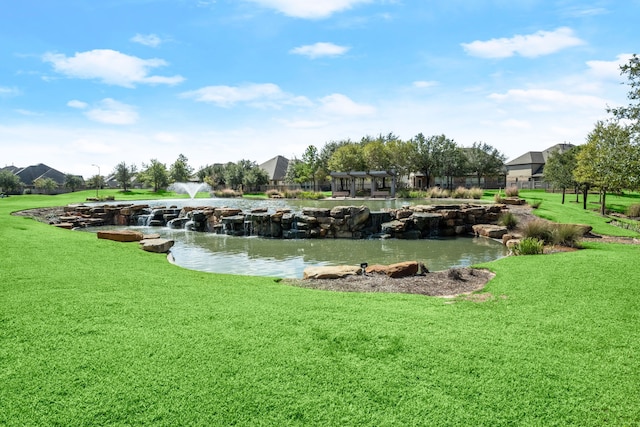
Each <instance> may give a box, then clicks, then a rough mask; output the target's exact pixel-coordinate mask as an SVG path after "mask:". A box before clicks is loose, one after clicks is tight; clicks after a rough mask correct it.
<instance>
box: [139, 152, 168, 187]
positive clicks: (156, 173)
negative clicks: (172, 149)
mask: <svg viewBox="0 0 640 427" xmlns="http://www.w3.org/2000/svg"><path fill="white" fill-rule="evenodd" d="M142 167H143V168H144V169H143V170H142V171H141V172H140V173H139V174H138V177H139V178H140V180H141V181H142V182H144V183H146V184H147V185H150V186H152V187H153V191H154V192H156V193H157V192H158V191H159V190H160V189H163V188H166V187H167V185H169V172H168V171H167V166H166V165H165V164H164V163H161V162H159V161H158V160H157V159H151V163H149V164H148V165H145V164H144V163H143V164H142Z"/></svg>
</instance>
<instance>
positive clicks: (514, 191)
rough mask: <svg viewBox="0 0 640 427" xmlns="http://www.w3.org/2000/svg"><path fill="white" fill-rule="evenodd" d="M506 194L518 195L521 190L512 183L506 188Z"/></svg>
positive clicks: (508, 195)
mask: <svg viewBox="0 0 640 427" xmlns="http://www.w3.org/2000/svg"><path fill="white" fill-rule="evenodd" d="M504 194H506V195H507V197H518V195H519V194H520V190H519V189H518V187H516V186H515V185H511V186H509V187H507V188H505V189H504Z"/></svg>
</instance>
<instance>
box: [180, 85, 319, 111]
mask: <svg viewBox="0 0 640 427" xmlns="http://www.w3.org/2000/svg"><path fill="white" fill-rule="evenodd" d="M181 96H182V97H184V98H192V99H195V100H196V101H199V102H211V103H214V104H216V105H218V106H220V107H231V106H233V105H235V104H238V103H247V104H249V105H251V106H254V107H266V106H268V107H274V108H280V107H282V106H283V105H303V106H305V105H306V106H308V105H310V104H311V102H310V101H309V100H308V99H307V98H305V97H301V96H294V95H291V94H289V93H286V92H284V91H283V90H282V89H280V87H279V86H278V85H276V84H273V83H261V84H258V83H251V84H246V85H243V86H206V87H203V88H200V89H197V90H194V91H189V92H184V93H182V94H181Z"/></svg>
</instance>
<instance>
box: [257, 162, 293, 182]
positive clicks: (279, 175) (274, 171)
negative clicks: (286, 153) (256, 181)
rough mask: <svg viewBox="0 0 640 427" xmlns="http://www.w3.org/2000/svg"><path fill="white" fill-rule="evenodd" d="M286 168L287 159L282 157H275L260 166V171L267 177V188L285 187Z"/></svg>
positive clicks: (287, 164)
mask: <svg viewBox="0 0 640 427" xmlns="http://www.w3.org/2000/svg"><path fill="white" fill-rule="evenodd" d="M288 167H289V159H287V158H285V157H282V156H275V157H274V158H272V159H269V160H267V161H266V162H264V163H262V164H261V165H260V169H262V170H264V171H265V172H266V173H267V175H268V176H269V184H268V186H269V187H277V186H283V185H287V184H286V183H285V176H286V175H287V168H288Z"/></svg>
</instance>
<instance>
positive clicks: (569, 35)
mask: <svg viewBox="0 0 640 427" xmlns="http://www.w3.org/2000/svg"><path fill="white" fill-rule="evenodd" d="M582 44H584V41H583V40H581V39H580V38H578V37H576V36H575V35H574V34H573V30H572V29H571V28H567V27H562V28H558V29H557V30H555V31H538V32H536V33H534V34H529V35H524V36H523V35H516V36H514V37H512V38H509V39H508V38H500V39H491V40H488V41H480V40H476V41H474V42H471V43H462V47H463V48H464V50H465V51H466V52H467V53H468V54H469V55H472V56H479V57H482V58H508V57H511V56H514V55H516V54H517V55H520V56H524V57H527V58H535V57H537V56H542V55H549V54H552V53H555V52H558V51H560V50H563V49H566V48H569V47H573V46H580V45H582Z"/></svg>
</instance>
